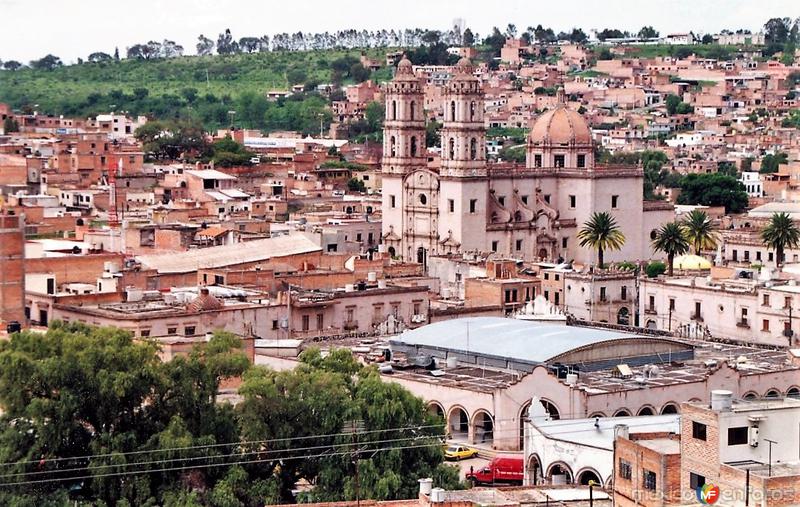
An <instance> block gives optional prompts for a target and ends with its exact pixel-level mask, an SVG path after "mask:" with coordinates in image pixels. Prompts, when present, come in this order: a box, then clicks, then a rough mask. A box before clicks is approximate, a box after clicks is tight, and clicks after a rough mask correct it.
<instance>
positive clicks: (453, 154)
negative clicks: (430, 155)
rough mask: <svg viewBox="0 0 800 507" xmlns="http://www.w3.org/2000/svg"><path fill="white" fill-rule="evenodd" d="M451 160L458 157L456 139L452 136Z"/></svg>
mask: <svg viewBox="0 0 800 507" xmlns="http://www.w3.org/2000/svg"><path fill="white" fill-rule="evenodd" d="M449 151H450V157H449V158H450V160H455V158H456V140H455V139H454V138H452V137H451V138H450V150H449Z"/></svg>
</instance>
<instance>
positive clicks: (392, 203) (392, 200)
mask: <svg viewBox="0 0 800 507" xmlns="http://www.w3.org/2000/svg"><path fill="white" fill-rule="evenodd" d="M396 205H397V201H396V200H395V197H394V196H393V195H390V196H389V207H390V208H394V207H396Z"/></svg>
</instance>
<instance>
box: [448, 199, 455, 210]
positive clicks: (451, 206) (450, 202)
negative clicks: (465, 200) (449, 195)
mask: <svg viewBox="0 0 800 507" xmlns="http://www.w3.org/2000/svg"><path fill="white" fill-rule="evenodd" d="M447 209H448V210H449V211H450V213H455V211H456V201H454V200H453V199H448V200H447Z"/></svg>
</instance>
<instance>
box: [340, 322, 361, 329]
mask: <svg viewBox="0 0 800 507" xmlns="http://www.w3.org/2000/svg"><path fill="white" fill-rule="evenodd" d="M343 327H344V330H345V331H353V330H354V329H358V321H357V320H348V321H346V322H345V323H344V326H343Z"/></svg>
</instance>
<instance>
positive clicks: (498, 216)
mask: <svg viewBox="0 0 800 507" xmlns="http://www.w3.org/2000/svg"><path fill="white" fill-rule="evenodd" d="M385 97H386V119H385V123H384V131H383V134H384V135H383V165H382V170H381V172H382V179H383V194H382V199H383V203H382V212H383V224H382V239H383V243H384V245H385V248H386V250H387V252H389V253H390V254H391V255H392V256H395V257H398V258H401V259H403V260H406V261H411V262H419V263H421V264H427V258H428V256H430V255H443V254H450V253H466V252H483V253H496V254H497V255H498V256H502V257H509V258H516V259H524V260H529V261H533V260H540V261H554V260H557V259H559V258H561V259H564V260H567V261H570V260H572V261H575V262H579V263H583V264H592V263H594V262H596V259H595V257H596V256H597V253H596V252H595V251H593V250H592V249H591V248H584V247H581V246H580V245H579V240H578V239H577V235H578V231H579V230H580V229H581V227H582V226H583V224H584V223H585V222H586V221H587V220H589V218H590V216H591V215H592V213H594V212H601V211H606V212H608V213H610V214H611V215H612V216H613V217H614V218H615V219H616V221H617V224H618V225H619V227H620V229H621V231H622V233H623V234H624V235H625V244H624V246H623V248H622V249H621V250H619V251H609V252H606V253H605V260H606V262H609V261H611V262H614V261H622V260H630V261H635V260H647V259H651V258H661V257H662V255H661V254H660V252H654V251H653V249H652V247H651V241H652V238H653V237H654V236H655V231H656V229H658V227H660V226H661V224H663V223H665V222H669V221H671V220H673V219H674V210H673V207H672V206H671V205H670V204H669V203H666V202H651V201H645V200H644V199H643V193H642V185H643V183H644V174H643V171H642V168H641V167H637V166H620V165H615V166H605V165H598V164H596V162H595V159H594V142H593V140H592V135H591V130H590V129H589V126H588V124H587V122H586V120H585V119H584V118H583V116H582V115H581V114H579V113H578V112H576V111H573V110H571V109H570V108H569V107H567V105H566V102H565V100H564V97H563V93H561V92H560V94H559V102H558V105H557V106H556V107H555V108H554V109H552V110H550V111H547V112H545V113H544V114H542V115H541V116H539V118H538V119H537V120H536V122H535V123H534V125H533V128H532V129H531V131H530V134H529V136H528V139H527V153H526V163H525V167H521V166H519V165H516V164H505V163H502V164H489V163H487V160H486V128H485V126H484V119H483V115H484V97H483V89H482V83H481V81H480V80H479V79H478V78H477V77H475V75H474V68H473V66H472V63H471V62H470V60H469V59H467V58H462V59H461V60H460V61H459V62H458V64H457V65H456V67H455V72H454V75H453V77H452V79H451V80H450V81H449V82H448V83H447V84H446V85H445V89H444V92H443V101H444V104H443V105H444V122H443V125H442V129H441V165H440V167H439V169H438V171H437V170H432V169H430V168H428V161H427V157H426V146H425V114H424V111H423V107H422V105H423V99H424V95H423V86H422V83H421V82H420V80H419V79H418V78H417V77H416V76H415V74H414V70H413V67H412V64H411V62H410V61H409V60H408V59H406V58H404V59H403V60H401V61H400V63H399V64H398V66H397V72H396V75H395V77H394V79H393V80H392V81H390V82H389V83H387V88H386V94H385Z"/></svg>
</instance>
